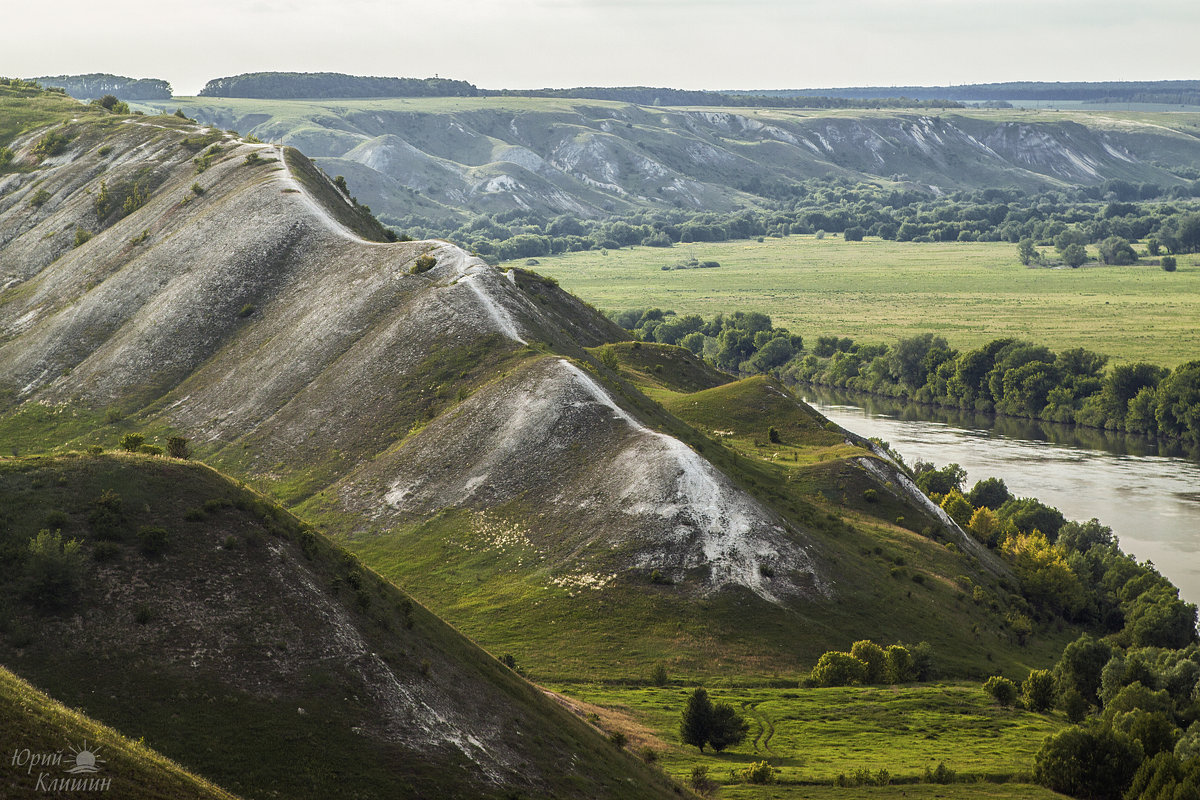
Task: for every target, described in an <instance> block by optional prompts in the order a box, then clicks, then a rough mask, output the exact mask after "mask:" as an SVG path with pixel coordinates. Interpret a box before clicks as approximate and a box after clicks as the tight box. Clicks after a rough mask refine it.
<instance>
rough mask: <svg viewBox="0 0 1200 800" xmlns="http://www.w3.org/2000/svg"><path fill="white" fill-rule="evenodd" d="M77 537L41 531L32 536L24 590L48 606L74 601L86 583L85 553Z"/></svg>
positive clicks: (42, 605) (60, 606)
mask: <svg viewBox="0 0 1200 800" xmlns="http://www.w3.org/2000/svg"><path fill="white" fill-rule="evenodd" d="M79 548H80V543H79V541H78V540H76V539H71V540H70V541H68V542H64V541H63V538H62V534H60V533H51V532H50V531H46V530H43V531H39V532H38V535H37V536H35V537H33V538H32V539H30V540H29V552H28V557H27V559H26V561H25V575H24V585H23V587H22V588H23V590H24V591H23V594H24V596H25V597H26V598H27V599H28V600H30V601H31V602H33V603H34V604H35V605H37V606H39V607H41V608H44V609H52V610H57V609H62V608H65V607H67V606H68V605H70V604H71V602H73V601H74V599H75V596H76V595H77V594H78V593H79V589H80V587H81V586H82V585H83V576H84V557H83V553H82V552H80V549H79Z"/></svg>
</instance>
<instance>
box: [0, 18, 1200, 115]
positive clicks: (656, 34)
mask: <svg viewBox="0 0 1200 800" xmlns="http://www.w3.org/2000/svg"><path fill="white" fill-rule="evenodd" d="M1198 40H1200V2H1197V0H1136V2H1130V1H1129V0H1120V2H1118V1H1117V0H819V1H817V0H738V1H737V2H734V1H733V0H521V2H515V1H514V0H424V1H423V2H419V3H418V2H410V1H409V0H401V1H400V2H385V1H384V0H340V2H337V3H333V2H318V1H317V0H286V2H285V1H284V0H202V2H188V3H182V2H175V0H157V2H154V3H150V2H145V1H144V0H105V2H96V0H58V1H57V2H55V3H54V4H52V5H51V6H43V5H41V4H40V3H13V4H10V5H9V7H6V8H5V11H4V20H3V25H2V26H0V75H8V76H15V77H32V76H36V75H58V74H76V73H85V72H113V73H117V74H121V75H130V76H134V77H157V78H164V79H166V80H168V81H170V82H171V84H172V85H173V87H174V89H175V93H176V94H188V95H190V94H195V93H196V92H197V91H199V90H200V88H201V87H203V85H204V83H205V82H206V81H207V80H209V79H210V78H216V77H222V76H228V75H235V74H237V73H241V72H258V71H266V70H289V71H302V72H320V71H329V72H349V73H353V74H359V75H389V76H406V77H427V76H431V75H434V74H439V75H441V76H442V77H451V78H460V79H463V80H468V81H470V82H472V83H474V84H476V85H477V86H481V87H486V88H541V87H547V86H553V87H567V86H585V85H598V86H629V85H649V86H673V87H678V88H685V89H750V88H818V87H831V86H862V85H884V86H890V85H907V84H916V85H934V84H936V85H942V84H957V83H981V82H993V81H1009V80H1051V81H1053V80H1062V81H1071V80H1159V79H1164V80H1165V79H1196V78H1200V69H1198V68H1197V67H1198V65H1200V59H1198V58H1197V56H1196V49H1195V48H1196V43H1197V41H1198Z"/></svg>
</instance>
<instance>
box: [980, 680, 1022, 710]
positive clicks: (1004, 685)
mask: <svg viewBox="0 0 1200 800" xmlns="http://www.w3.org/2000/svg"><path fill="white" fill-rule="evenodd" d="M983 690H984V691H985V692H987V693H988V694H990V695H991V696H992V699H994V700H995V701H996V702H997V703H999V704H1000V705H1002V706H1006V707H1012V706H1013V705H1015V704H1016V702H1017V685H1016V684H1015V683H1013V682H1012V681H1010V680H1009V679H1008V678H1005V677H1004V676H1002V675H993V676H992V677H990V678H988V679H987V680H986V681H985V682H984V684H983Z"/></svg>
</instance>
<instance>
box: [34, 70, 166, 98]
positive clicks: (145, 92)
mask: <svg viewBox="0 0 1200 800" xmlns="http://www.w3.org/2000/svg"><path fill="white" fill-rule="evenodd" d="M33 80H34V81H36V82H38V83H40V84H41V85H42V86H47V87H56V88H60V89H62V90H63V91H64V92H66V93H67V94H69V95H71V97H74V98H77V99H79V100H94V99H96V98H98V97H103V96H104V95H106V94H111V95H115V96H116V97H118V98H120V99H121V100H136V101H143V100H169V99H171V84H169V83H167V82H166V81H164V80H162V79H160V78H128V77H125V76H124V75H113V74H111V73H107V72H94V73H91V74H89V75H47V76H43V77H40V78H33Z"/></svg>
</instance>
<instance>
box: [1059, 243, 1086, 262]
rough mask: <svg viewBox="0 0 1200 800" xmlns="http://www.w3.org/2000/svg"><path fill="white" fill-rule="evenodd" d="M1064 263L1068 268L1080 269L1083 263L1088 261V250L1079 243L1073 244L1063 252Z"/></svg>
mask: <svg viewBox="0 0 1200 800" xmlns="http://www.w3.org/2000/svg"><path fill="white" fill-rule="evenodd" d="M1062 258H1063V263H1065V264H1066V265H1067V266H1068V267H1072V268H1073V267H1078V266H1079V265H1080V264H1082V263H1083V262H1085V261H1087V249H1086V248H1084V246H1083V245H1081V244H1079V243H1078V242H1072V243H1071V244H1069V245H1067V246H1066V247H1065V248H1063V251H1062Z"/></svg>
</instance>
